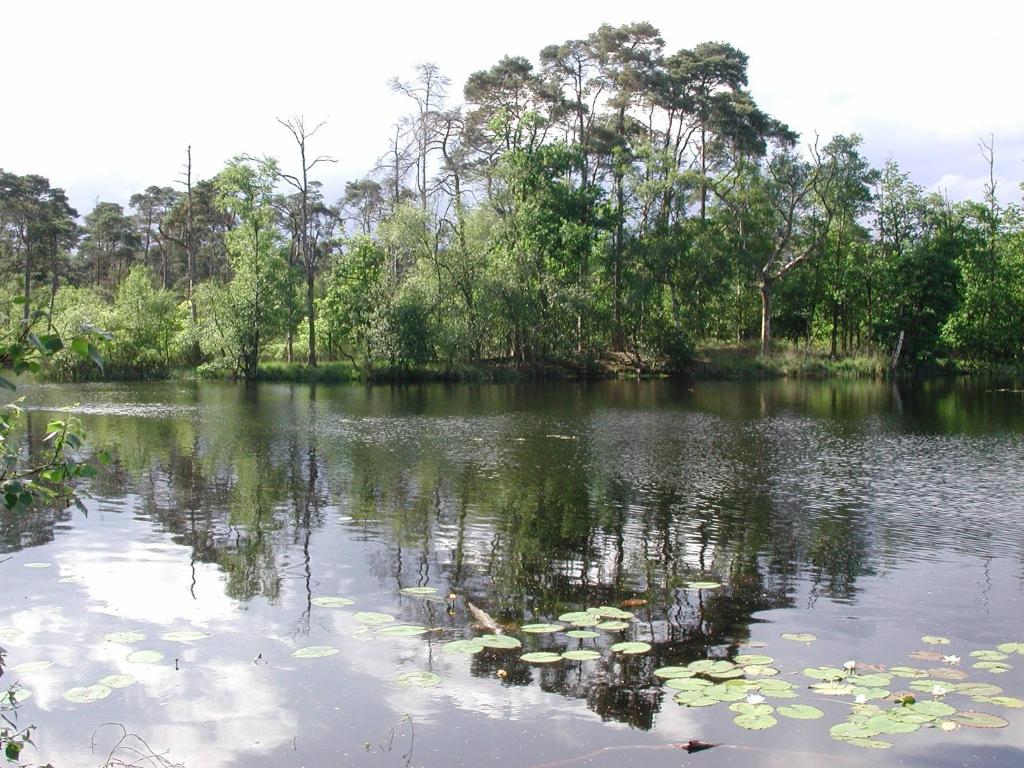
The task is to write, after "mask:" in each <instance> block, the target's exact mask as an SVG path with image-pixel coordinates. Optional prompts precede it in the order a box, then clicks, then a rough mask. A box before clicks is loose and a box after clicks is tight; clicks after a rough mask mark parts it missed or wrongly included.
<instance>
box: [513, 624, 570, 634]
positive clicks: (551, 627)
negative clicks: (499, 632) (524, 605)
mask: <svg viewBox="0 0 1024 768" xmlns="http://www.w3.org/2000/svg"><path fill="white" fill-rule="evenodd" d="M520 629H521V630H523V632H527V633H529V634H531V635H549V634H551V633H553V632H561V631H562V630H563V629H565V627H563V626H562V625H561V624H524V625H523V626H521V627H520Z"/></svg>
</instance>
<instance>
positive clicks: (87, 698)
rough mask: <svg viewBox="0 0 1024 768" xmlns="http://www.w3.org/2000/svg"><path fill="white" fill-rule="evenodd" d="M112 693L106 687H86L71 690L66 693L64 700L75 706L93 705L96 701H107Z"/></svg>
mask: <svg viewBox="0 0 1024 768" xmlns="http://www.w3.org/2000/svg"><path fill="white" fill-rule="evenodd" d="M110 693H111V691H110V688H108V687H107V686H105V685H100V684H98V683H97V684H96V685H86V686H80V687H78V688H71V689H70V690H68V691H65V693H64V698H65V699H67V700H68V701H70V702H71V703H73V704H91V703H92V702H94V701H99V700H100V699H105V698H107V696H109V695H110Z"/></svg>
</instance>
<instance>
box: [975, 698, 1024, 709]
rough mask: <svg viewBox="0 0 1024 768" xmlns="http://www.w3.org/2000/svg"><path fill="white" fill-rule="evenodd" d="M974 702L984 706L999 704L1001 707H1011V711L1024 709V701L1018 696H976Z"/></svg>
mask: <svg viewBox="0 0 1024 768" xmlns="http://www.w3.org/2000/svg"><path fill="white" fill-rule="evenodd" d="M974 700H975V701H977V702H981V703H983V704H998V705H999V706H1000V707H1009V708H1010V709H1021V708H1024V699H1018V698H1017V697H1016V696H975V697H974Z"/></svg>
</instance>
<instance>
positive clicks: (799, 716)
mask: <svg viewBox="0 0 1024 768" xmlns="http://www.w3.org/2000/svg"><path fill="white" fill-rule="evenodd" d="M775 711H776V712H778V713H779V714H780V715H782V716H783V717H788V718H790V719H792V720H817V719H819V718H822V717H824V716H825V713H824V712H822V711H821V710H820V709H818V708H817V707H812V706H810V705H808V704H789V705H787V706H785V707H779V708H778V709H776V710H775Z"/></svg>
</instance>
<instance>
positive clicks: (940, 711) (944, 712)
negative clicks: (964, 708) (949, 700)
mask: <svg viewBox="0 0 1024 768" xmlns="http://www.w3.org/2000/svg"><path fill="white" fill-rule="evenodd" d="M908 709H910V710H912V711H913V712H917V713H919V714H922V715H930V716H932V717H947V716H948V715H952V714H953V713H954V712H956V707H951V706H949V704H946V703H944V702H941V701H918V702H916V703H914V704H911V705H910V706H909V707H908Z"/></svg>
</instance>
